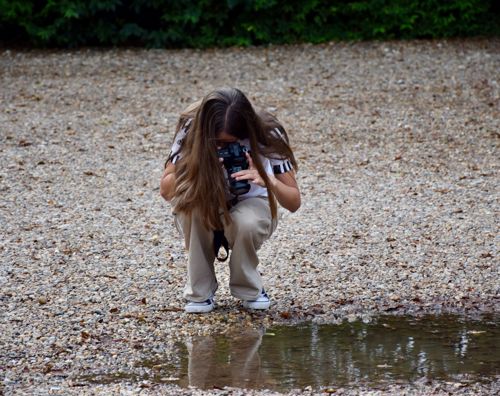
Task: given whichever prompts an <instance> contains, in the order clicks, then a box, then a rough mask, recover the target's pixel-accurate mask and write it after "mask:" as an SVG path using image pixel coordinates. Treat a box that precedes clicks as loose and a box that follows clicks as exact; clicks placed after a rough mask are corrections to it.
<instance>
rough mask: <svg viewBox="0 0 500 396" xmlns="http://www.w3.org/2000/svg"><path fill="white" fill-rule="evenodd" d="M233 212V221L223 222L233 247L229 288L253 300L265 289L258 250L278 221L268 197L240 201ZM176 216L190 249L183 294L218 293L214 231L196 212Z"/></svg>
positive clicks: (192, 297)
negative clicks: (209, 228)
mask: <svg viewBox="0 0 500 396" xmlns="http://www.w3.org/2000/svg"><path fill="white" fill-rule="evenodd" d="M230 214H231V219H232V222H231V224H225V225H224V235H225V236H226V238H227V240H228V242H229V246H230V248H231V256H230V259H229V271H230V279H229V288H230V290H231V294H232V295H233V296H234V297H236V298H239V299H241V300H254V299H255V298H256V297H257V296H258V295H259V293H260V291H261V290H262V279H261V276H260V273H259V272H258V271H257V266H258V265H259V258H258V257H257V250H259V248H260V247H261V245H262V243H263V242H264V241H265V240H266V239H268V238H269V237H270V236H271V234H272V233H273V232H274V230H275V229H276V226H277V221H276V220H275V219H272V218H271V209H270V208H269V202H268V200H267V198H265V197H257V198H248V199H245V200H243V201H241V202H238V204H237V205H235V206H233V207H232V208H231V210H230ZM174 218H175V224H176V226H177V229H178V230H179V232H180V233H181V234H182V235H183V236H184V241H185V244H186V249H187V251H188V271H187V282H186V286H185V288H184V297H185V298H186V299H187V300H189V301H196V302H201V301H205V300H206V299H208V298H210V297H211V296H213V295H214V294H215V291H216V290H217V287H218V284H217V279H216V276H215V268H214V260H215V254H214V251H213V239H214V234H213V231H211V230H208V229H207V228H205V226H204V225H203V223H202V221H201V219H200V217H199V216H197V214H196V212H193V214H192V215H191V216H186V215H184V214H182V213H178V214H176V215H175V216H174Z"/></svg>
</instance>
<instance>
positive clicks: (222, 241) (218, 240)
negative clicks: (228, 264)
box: [214, 230, 229, 262]
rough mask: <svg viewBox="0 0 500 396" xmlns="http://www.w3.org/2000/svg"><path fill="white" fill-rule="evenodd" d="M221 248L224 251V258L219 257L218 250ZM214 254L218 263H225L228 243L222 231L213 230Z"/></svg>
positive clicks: (227, 255)
mask: <svg viewBox="0 0 500 396" xmlns="http://www.w3.org/2000/svg"><path fill="white" fill-rule="evenodd" d="M221 247H223V248H224V250H225V251H226V256H225V257H224V256H223V257H219V249H220V248H221ZM214 254H215V257H216V258H217V260H219V261H220V262H224V261H226V260H227V259H228V257H229V242H228V241H227V239H226V236H225V235H224V230H214Z"/></svg>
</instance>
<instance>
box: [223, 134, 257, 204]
mask: <svg viewBox="0 0 500 396" xmlns="http://www.w3.org/2000/svg"><path fill="white" fill-rule="evenodd" d="M247 151H248V150H247V149H246V147H244V146H242V145H241V144H239V143H237V142H235V143H229V144H228V145H227V146H226V147H224V148H222V149H219V150H217V154H218V155H219V158H222V159H223V160H224V162H223V164H224V168H226V170H227V174H228V177H229V191H231V193H233V194H234V195H242V194H246V193H247V192H248V191H250V183H248V180H235V179H233V178H232V177H231V175H232V174H233V173H236V172H239V171H241V170H244V169H248V161H247V157H246V155H245V154H246V152H247Z"/></svg>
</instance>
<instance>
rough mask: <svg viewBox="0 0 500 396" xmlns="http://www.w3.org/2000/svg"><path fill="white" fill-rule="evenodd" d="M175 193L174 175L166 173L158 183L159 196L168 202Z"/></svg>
mask: <svg viewBox="0 0 500 396" xmlns="http://www.w3.org/2000/svg"><path fill="white" fill-rule="evenodd" d="M174 192H175V173H167V174H166V175H164V176H163V177H162V179H161V182H160V195H161V196H162V197H163V198H164V199H165V200H166V201H170V200H171V199H172V198H173V196H174Z"/></svg>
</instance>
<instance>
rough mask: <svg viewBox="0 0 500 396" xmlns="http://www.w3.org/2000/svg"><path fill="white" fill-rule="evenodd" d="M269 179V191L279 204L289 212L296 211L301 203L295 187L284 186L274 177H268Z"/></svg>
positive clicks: (298, 192)
mask: <svg viewBox="0 0 500 396" xmlns="http://www.w3.org/2000/svg"><path fill="white" fill-rule="evenodd" d="M269 179H270V181H271V191H272V192H273V193H274V196H275V197H276V200H277V201H278V202H279V204H280V205H281V206H283V207H284V208H285V209H288V210H289V211H290V212H295V211H297V210H298V209H299V208H300V203H301V202H300V191H299V189H298V188H297V187H295V186H288V185H286V184H285V183H283V182H282V181H280V180H278V179H277V178H276V177H275V176H274V175H269Z"/></svg>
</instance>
